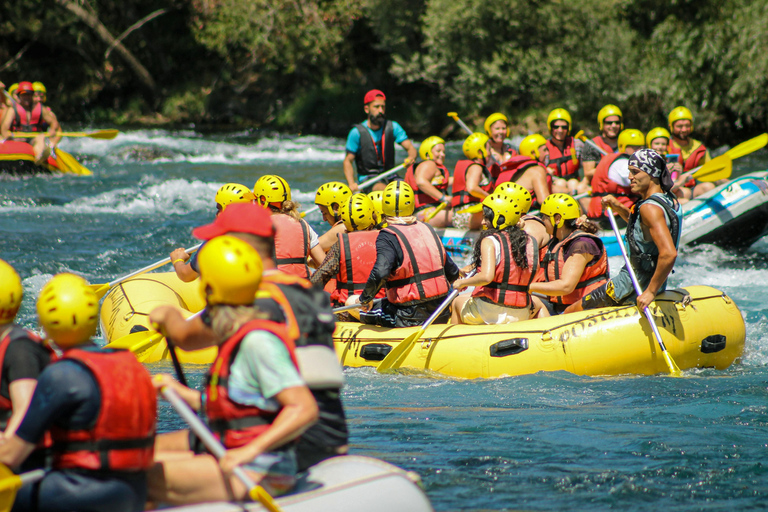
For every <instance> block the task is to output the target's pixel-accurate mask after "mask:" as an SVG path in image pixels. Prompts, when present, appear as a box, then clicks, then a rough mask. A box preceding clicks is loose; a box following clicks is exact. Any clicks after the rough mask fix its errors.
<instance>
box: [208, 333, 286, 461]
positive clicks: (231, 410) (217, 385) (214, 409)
mask: <svg viewBox="0 0 768 512" xmlns="http://www.w3.org/2000/svg"><path fill="white" fill-rule="evenodd" d="M256 330H261V331H267V332H270V333H272V334H274V335H275V336H277V337H278V338H280V341H282V342H283V345H285V348H286V349H287V350H288V353H289V354H290V356H291V360H292V361H293V364H294V366H296V368H297V369H298V364H297V362H296V353H295V347H294V344H293V341H291V340H290V338H289V336H288V333H287V332H286V331H285V328H284V327H283V326H282V325H280V324H277V323H275V322H270V321H268V320H251V321H250V322H247V323H246V324H244V325H243V326H242V327H240V329H239V330H238V331H237V332H236V333H235V334H234V335H233V336H232V337H231V338H229V339H228V340H227V341H225V342H224V343H223V344H222V345H221V346H219V353H218V355H217V356H216V359H215V360H214V361H213V364H212V365H211V368H210V369H209V370H208V380H207V382H206V389H207V393H206V394H205V399H206V401H205V415H206V418H207V419H208V424H209V425H210V427H211V431H213V434H214V435H215V436H216V437H217V438H218V439H219V440H220V441H221V442H222V444H223V445H224V446H225V447H226V448H227V449H229V448H238V447H240V446H245V445H246V444H248V443H250V442H251V441H252V440H254V439H256V438H257V437H259V436H260V435H261V434H262V433H264V431H265V430H267V429H268V428H269V426H270V425H271V424H272V422H273V421H274V420H275V418H276V417H277V415H278V414H279V412H280V411H276V412H271V411H265V410H263V409H259V408H258V407H256V406H254V405H242V404H239V403H237V402H234V401H232V399H231V398H229V390H228V387H227V386H228V384H229V375H230V373H231V367H232V363H233V362H234V360H235V356H236V355H237V351H238V350H239V347H240V342H242V341H243V338H245V336H246V335H247V334H248V333H250V332H251V331H256Z"/></svg>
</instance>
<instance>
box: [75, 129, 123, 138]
mask: <svg viewBox="0 0 768 512" xmlns="http://www.w3.org/2000/svg"><path fill="white" fill-rule="evenodd" d="M118 133H120V131H119V130H98V131H95V132H91V133H86V134H84V135H85V136H86V137H90V138H92V139H103V140H112V139H114V138H115V137H117V134H118Z"/></svg>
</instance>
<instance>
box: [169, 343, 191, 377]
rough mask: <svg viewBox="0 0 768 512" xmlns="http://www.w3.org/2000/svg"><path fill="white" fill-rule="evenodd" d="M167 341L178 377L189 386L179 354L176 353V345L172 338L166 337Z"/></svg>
mask: <svg viewBox="0 0 768 512" xmlns="http://www.w3.org/2000/svg"><path fill="white" fill-rule="evenodd" d="M165 343H166V344H167V345H168V353H169V354H171V361H173V369H174V370H176V378H177V379H179V382H181V384H182V385H184V386H186V387H189V385H188V384H187V378H186V377H185V376H184V370H183V369H182V367H181V363H180V362H179V356H178V355H176V347H174V346H173V342H172V341H171V338H169V337H168V336H166V337H165Z"/></svg>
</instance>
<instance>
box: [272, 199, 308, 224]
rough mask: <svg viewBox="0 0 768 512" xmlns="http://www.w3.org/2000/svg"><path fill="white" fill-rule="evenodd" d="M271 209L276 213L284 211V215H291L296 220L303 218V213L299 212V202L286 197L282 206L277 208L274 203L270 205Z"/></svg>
mask: <svg viewBox="0 0 768 512" xmlns="http://www.w3.org/2000/svg"><path fill="white" fill-rule="evenodd" d="M269 209H270V210H272V211H273V212H276V213H282V214H284V215H290V216H291V217H293V218H294V219H296V220H301V213H300V212H299V203H296V202H294V201H291V200H290V199H286V200H285V201H283V202H282V203H281V204H280V208H276V207H275V206H273V204H270V205H269Z"/></svg>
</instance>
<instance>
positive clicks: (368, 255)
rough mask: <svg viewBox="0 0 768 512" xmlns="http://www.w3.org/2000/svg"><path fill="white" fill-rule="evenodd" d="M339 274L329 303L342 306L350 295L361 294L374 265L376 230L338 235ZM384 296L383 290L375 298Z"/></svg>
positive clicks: (377, 234)
mask: <svg viewBox="0 0 768 512" xmlns="http://www.w3.org/2000/svg"><path fill="white" fill-rule="evenodd" d="M338 236H339V249H340V254H339V273H338V274H337V275H336V289H335V290H333V292H332V293H331V301H332V302H333V303H335V304H341V305H343V304H344V303H345V302H346V301H347V298H348V297H349V296H350V295H355V294H360V293H363V289H364V288H365V283H366V282H368V276H370V275H371V270H373V265H374V264H375V263H376V238H377V237H378V236H379V232H378V231H377V230H373V231H353V232H352V233H339V235H338ZM385 296H386V292H385V290H384V288H382V289H381V290H379V291H378V293H377V294H376V298H377V299H380V298H382V297H385Z"/></svg>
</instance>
